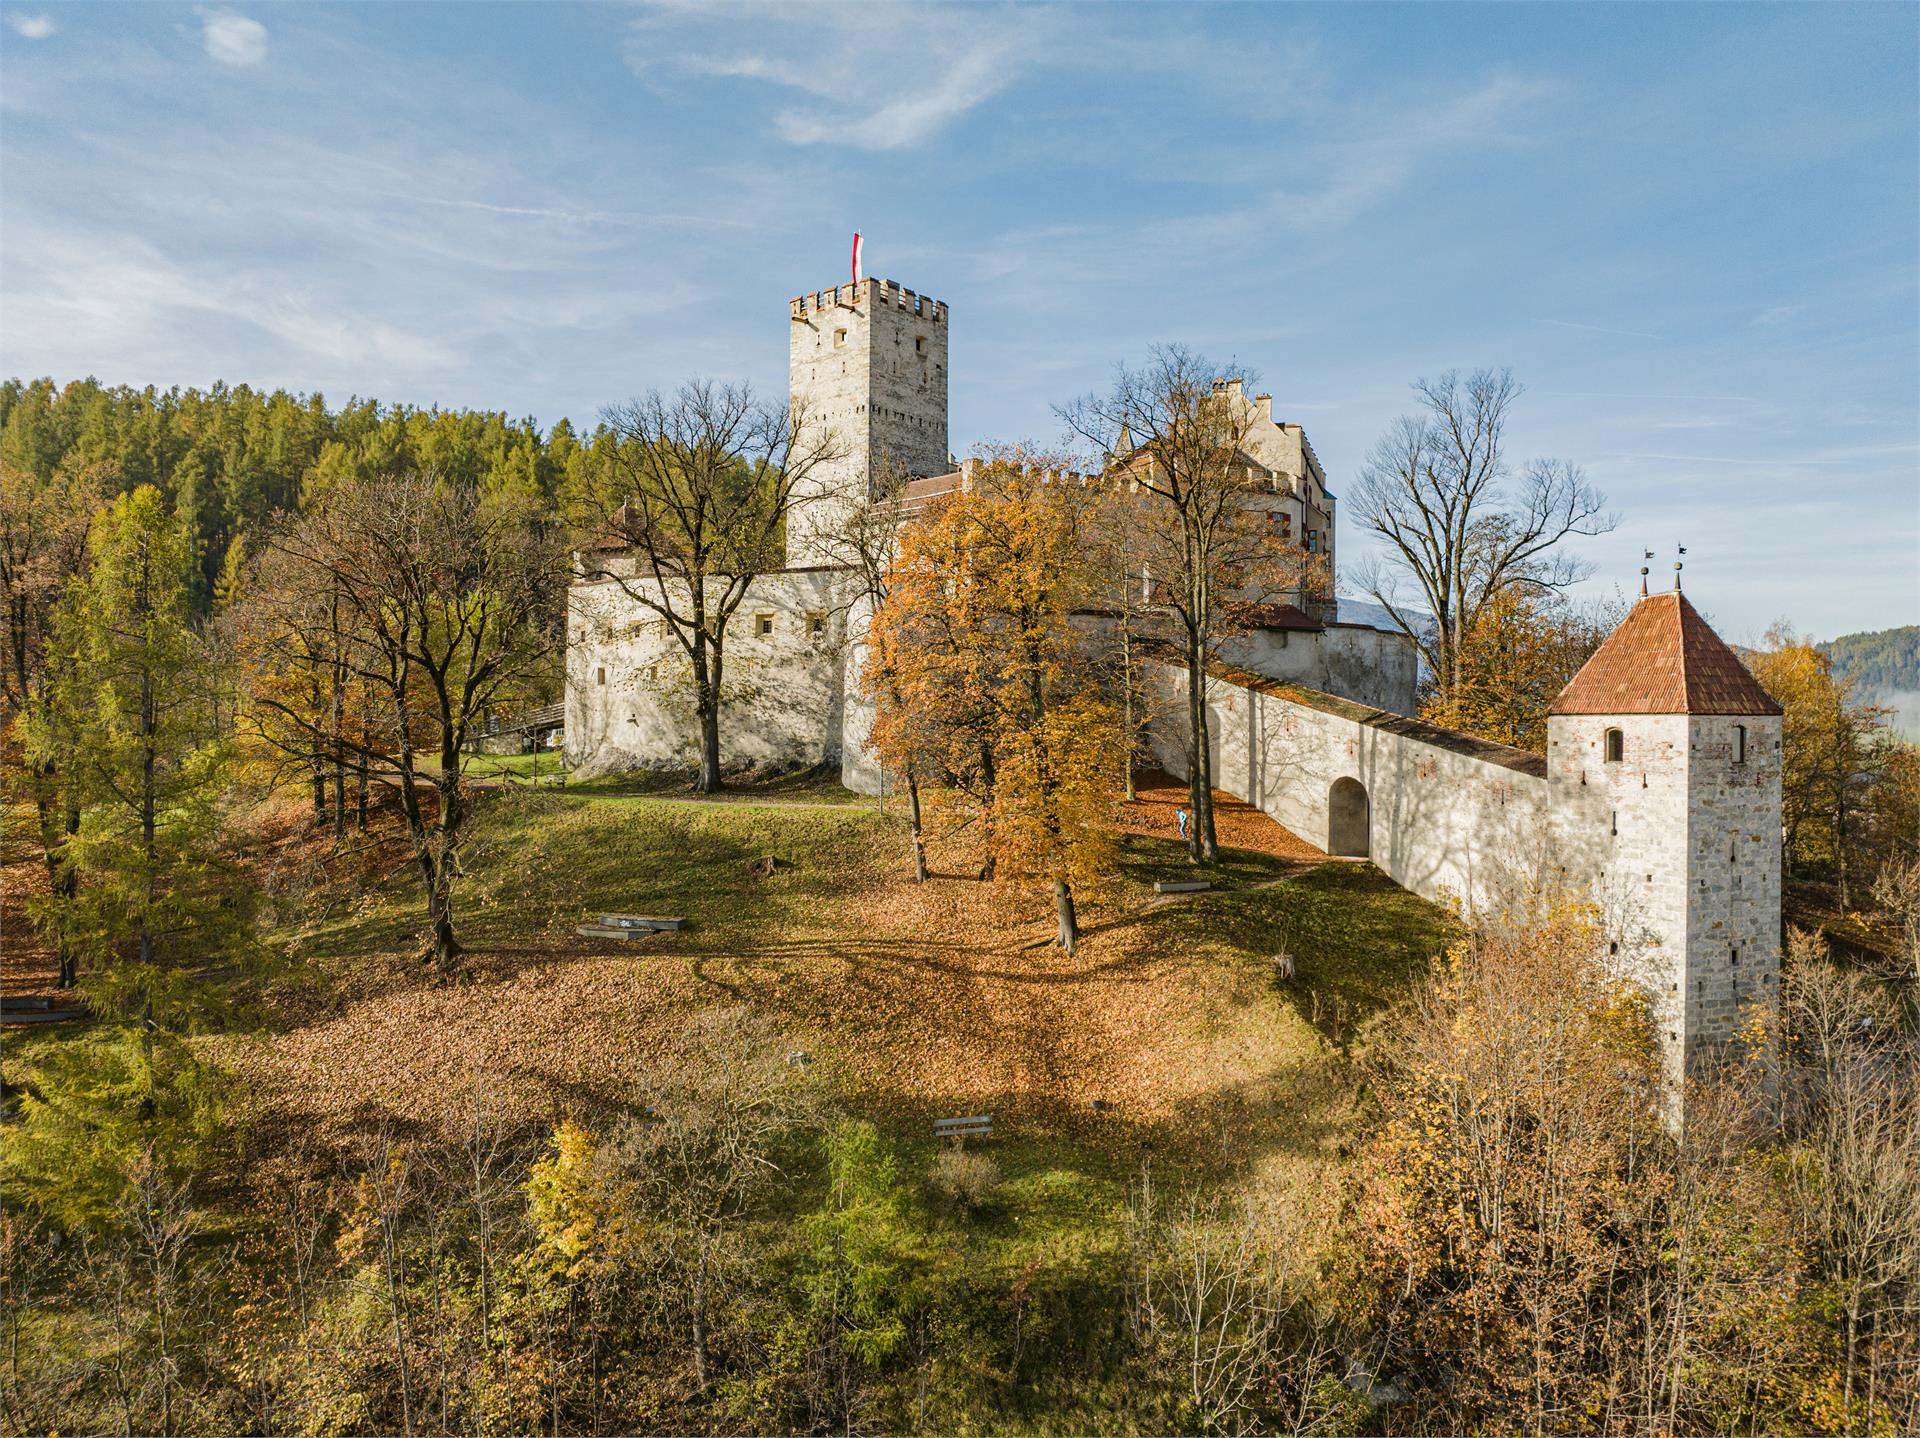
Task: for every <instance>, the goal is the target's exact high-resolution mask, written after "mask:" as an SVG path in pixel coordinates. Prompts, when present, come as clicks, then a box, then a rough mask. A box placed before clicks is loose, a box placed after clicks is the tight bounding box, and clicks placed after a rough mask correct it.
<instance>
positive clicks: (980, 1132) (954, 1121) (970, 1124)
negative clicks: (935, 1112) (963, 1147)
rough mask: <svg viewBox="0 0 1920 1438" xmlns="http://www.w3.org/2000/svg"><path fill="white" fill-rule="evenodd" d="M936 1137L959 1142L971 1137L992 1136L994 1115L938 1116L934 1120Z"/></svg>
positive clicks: (934, 1134)
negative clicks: (970, 1116) (967, 1116)
mask: <svg viewBox="0 0 1920 1438" xmlns="http://www.w3.org/2000/svg"><path fill="white" fill-rule="evenodd" d="M933 1136H934V1137H935V1138H950V1139H952V1140H953V1141H954V1143H955V1144H959V1143H961V1142H963V1141H964V1140H966V1139H969V1138H992V1137H993V1115H992V1114H990V1113H983V1114H975V1115H974V1116H973V1117H972V1118H937V1119H935V1120H934V1121H933Z"/></svg>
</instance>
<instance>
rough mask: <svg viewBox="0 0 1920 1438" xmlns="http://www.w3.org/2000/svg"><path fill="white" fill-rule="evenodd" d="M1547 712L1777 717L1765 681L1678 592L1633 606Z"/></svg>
mask: <svg viewBox="0 0 1920 1438" xmlns="http://www.w3.org/2000/svg"><path fill="white" fill-rule="evenodd" d="M1547 712H1548V713H1549V714H1778V713H1779V712H1780V706H1779V705H1778V704H1776V703H1774V702H1773V699H1772V697H1771V696H1770V695H1769V694H1768V693H1767V691H1766V690H1764V689H1762V688H1761V687H1760V683H1759V681H1758V680H1757V679H1755V678H1754V677H1753V676H1752V675H1751V674H1749V673H1748V672H1747V666H1746V665H1744V664H1742V663H1741V662H1740V659H1739V656H1738V655H1736V654H1735V653H1734V652H1733V651H1732V650H1731V649H1729V648H1728V647H1727V645H1726V642H1725V641H1724V640H1722V639H1721V638H1720V636H1719V635H1718V634H1715V633H1714V632H1713V629H1712V627H1711V626H1710V625H1709V624H1708V623H1707V621H1706V620H1704V619H1702V618H1701V617H1700V611H1699V610H1697V609H1695V608H1694V607H1693V605H1691V604H1690V603H1688V602H1687V597H1686V595H1684V594H1682V593H1680V591H1679V590H1677V589H1676V590H1673V591H1671V592H1669V593H1665V594H1654V595H1649V596H1646V597H1644V598H1642V599H1641V601H1640V602H1639V603H1638V604H1636V605H1634V606H1633V609H1632V611H1631V612H1629V613H1628V615H1627V617H1626V618H1625V619H1624V620H1623V621H1621V624H1620V627H1619V628H1618V629H1616V630H1614V631H1613V633H1612V634H1610V635H1608V636H1607V641H1606V643H1604V644H1602V645H1601V646H1600V647H1599V648H1598V649H1596V650H1595V651H1594V654H1593V657H1592V658H1591V659H1589V660H1588V661H1587V662H1586V663H1585V664H1584V665H1582V666H1581V669H1580V672H1579V673H1578V674H1576V675H1574V676H1573V678H1572V680H1571V681H1569V683H1568V684H1567V687H1566V688H1565V689H1562V690H1561V691H1560V697H1559V698H1557V699H1555V700H1554V701H1553V703H1552V704H1551V705H1550V706H1549V707H1548V709H1547Z"/></svg>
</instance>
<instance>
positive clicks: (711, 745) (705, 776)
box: [693, 702, 721, 794]
mask: <svg viewBox="0 0 1920 1438" xmlns="http://www.w3.org/2000/svg"><path fill="white" fill-rule="evenodd" d="M693 787H694V791H695V792H696V793H700V794H717V793H719V792H720V789H721V782H720V706H719V705H718V704H717V703H714V702H709V703H708V704H706V705H705V706H704V707H703V709H702V711H701V714H700V777H699V779H698V781H697V782H696V783H695V784H694V786H693Z"/></svg>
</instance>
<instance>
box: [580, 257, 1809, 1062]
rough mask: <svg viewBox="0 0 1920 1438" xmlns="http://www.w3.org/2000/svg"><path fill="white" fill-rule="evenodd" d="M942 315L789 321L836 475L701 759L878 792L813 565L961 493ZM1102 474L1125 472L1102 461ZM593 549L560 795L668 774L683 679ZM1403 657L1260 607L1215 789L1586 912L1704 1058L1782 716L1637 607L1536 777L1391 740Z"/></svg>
mask: <svg viewBox="0 0 1920 1438" xmlns="http://www.w3.org/2000/svg"><path fill="white" fill-rule="evenodd" d="M950 324H951V315H950V313H949V310H948V307H947V306H946V305H945V304H944V303H941V302H940V301H937V300H934V299H930V298H929V297H927V296H925V295H917V294H915V293H914V292H913V291H911V290H906V289H902V288H901V287H900V286H899V285H897V284H895V283H893V282H891V281H882V280H873V279H867V280H861V281H859V282H858V283H855V284H847V285H840V286H838V287H836V288H834V289H830V290H821V291H817V292H815V293H812V294H807V295H802V296H800V297H799V298H797V299H794V300H792V301H790V302H789V305H788V359H789V370H790V382H791V387H792V388H791V393H792V402H793V406H794V409H795V411H796V413H798V414H801V415H804V417H805V420H806V422H807V423H809V424H818V425H822V426H825V427H826V428H827V429H828V431H830V432H831V433H832V435H833V436H834V439H835V450H836V458H835V459H834V460H833V462H832V463H830V464H827V465H822V466H821V467H819V469H818V470H816V472H815V473H814V474H812V475H811V476H809V478H808V483H807V488H806V490H805V492H804V493H803V494H801V495H799V496H797V503H796V505H795V508H794V510H793V512H792V514H791V515H790V517H789V520H788V548H787V555H786V561H787V562H786V565H785V567H784V568H782V569H779V570H777V571H773V572H771V573H767V574H762V575H758V576H756V577H755V578H754V580H753V581H752V583H751V585H750V587H749V588H748V591H747V597H746V599H745V601H744V603H743V604H742V606H741V608H740V610H739V612H738V613H737V615H736V616H735V623H734V627H733V629H732V631H731V633H730V636H729V639H728V643H727V665H728V671H727V676H728V677H727V679H726V682H725V685H724V688H723V691H722V696H721V698H722V719H721V740H722V763H723V765H724V766H748V765H751V766H754V767H757V768H761V769H790V768H796V767H816V766H822V765H830V766H835V767H837V769H838V772H839V773H840V776H841V781H842V782H843V783H844V784H846V785H847V787H849V788H851V789H854V790H856V791H858V792H862V793H876V792H879V791H880V789H881V787H882V785H883V783H884V776H883V775H882V774H881V772H880V770H879V768H878V766H877V765H876V764H875V763H874V761H873V759H872V756H871V755H870V754H869V753H868V752H867V749H866V745H865V742H864V741H865V736H866V735H867V733H868V732H869V728H870V725H871V720H872V715H871V712H870V711H869V709H868V708H867V706H866V704H865V702H864V700H863V699H862V697H861V694H860V682H859V680H860V666H861V662H862V657H863V646H862V638H863V635H864V632H865V627H866V624H867V621H868V618H869V617H870V616H869V615H868V614H867V612H866V611H865V608H864V600H863V599H862V597H861V589H860V585H859V583H858V581H857V580H856V578H855V575H854V571H853V570H852V569H851V568H850V567H848V566H847V565H845V564H844V563H843V562H842V561H841V557H840V556H839V555H838V554H836V552H835V543H834V540H835V536H836V535H837V534H838V533H840V532H841V530H842V528H843V521H844V519H845V517H846V516H847V515H848V514H850V513H851V512H853V511H854V510H855V509H856V508H857V507H858V506H861V505H867V504H870V503H872V502H874V499H875V481H876V476H878V475H880V474H881V473H882V472H883V467H886V468H888V469H891V470H892V471H894V472H895V473H898V472H900V471H904V472H905V474H906V475H907V476H908V477H909V478H908V482H907V484H906V486H905V490H904V492H903V495H902V497H901V500H900V508H901V509H902V510H904V511H905V512H907V513H912V512H914V511H916V510H918V509H919V508H921V507H923V506H924V505H926V504H928V503H931V502H935V501H937V500H938V498H939V496H941V495H943V494H947V493H951V492H953V491H954V490H957V489H961V488H964V487H966V486H967V485H968V484H969V483H970V482H971V476H972V466H971V463H969V464H964V465H962V464H956V463H955V462H954V461H953V459H952V456H951V454H950V453H949V450H948V443H949V438H948V425H947V394H948V359H949V354H950V347H949V330H950ZM1216 388H1217V392H1218V393H1219V395H1220V398H1221V401H1222V402H1223V403H1225V404H1228V405H1230V406H1233V407H1234V412H1235V413H1236V414H1239V415H1241V416H1243V417H1244V418H1245V420H1246V424H1245V426H1244V428H1243V429H1242V430H1241V431H1240V432H1241V433H1243V434H1244V435H1245V439H1244V441H1243V443H1242V445H1241V450H1242V458H1243V459H1244V460H1245V462H1246V464H1247V466H1248V475H1249V478H1250V479H1251V480H1253V481H1255V483H1253V484H1251V485H1250V487H1249V495H1248V500H1247V503H1248V504H1249V505H1250V506H1251V507H1253V508H1256V509H1258V510H1260V511H1263V512H1264V513H1265V514H1266V516H1267V518H1266V522H1267V523H1268V524H1269V525H1271V526H1272V527H1273V528H1274V529H1276V530H1278V531H1279V532H1280V533H1281V534H1282V535H1284V536H1286V537H1288V538H1292V539H1297V540H1298V541H1299V542H1300V543H1301V544H1302V545H1303V546H1304V547H1307V548H1309V549H1312V550H1314V551H1315V552H1318V553H1320V554H1323V555H1325V556H1327V558H1328V559H1329V560H1331V558H1332V557H1333V554H1334V552H1335V538H1336V536H1335V533H1334V530H1335V518H1336V513H1337V510H1336V505H1335V500H1334V496H1333V494H1332V492H1331V490H1330V489H1329V487H1328V482H1327V476H1326V473H1325V471H1324V470H1323V468H1322V467H1321V464H1320V461H1319V458H1318V457H1317V456H1316V455H1315V454H1314V452H1313V447H1312V445H1311V444H1309V443H1308V441H1307V437H1306V434H1305V432H1304V431H1303V430H1302V429H1301V427H1300V426H1299V425H1298V424H1295V423H1291V422H1288V421H1284V420H1275V419H1274V418H1273V414H1272V400H1271V398H1270V397H1269V396H1267V395H1264V394H1262V395H1254V396H1251V397H1249V396H1247V395H1246V394H1245V393H1244V392H1243V390H1242V388H1241V386H1240V385H1239V383H1238V382H1237V381H1232V380H1222V381H1220V383H1219V385H1218V386H1217V387H1216ZM1114 458H1115V459H1116V460H1118V461H1120V462H1124V456H1115V457H1114ZM640 565H641V561H640V560H639V558H638V556H636V555H635V554H633V553H632V552H631V551H628V550H625V549H622V548H621V547H620V546H619V545H618V543H610V544H608V545H603V546H601V547H598V548H592V549H586V550H582V551H581V552H580V553H579V554H578V555H577V556H576V573H575V579H574V582H573V584H572V587H571V592H570V596H569V597H570V603H569V606H568V609H569V614H568V646H567V678H566V704H565V709H566V720H565V726H566V740H565V742H566V750H567V756H568V759H569V761H570V763H571V764H572V765H573V767H574V769H575V770H576V772H581V773H588V774H591V773H601V772H608V771H615V770H630V769H637V768H690V767H692V765H693V763H694V759H695V755H696V753H697V746H698V733H697V727H696V724H695V716H694V711H693V701H692V697H691V692H690V691H691V686H690V684H689V683H688V679H687V668H686V660H685V658H684V657H683V655H682V653H681V650H680V647H679V645H678V642H677V641H676V640H675V638H674V637H673V635H672V633H671V632H670V631H669V630H668V629H667V627H666V625H665V623H664V621H662V620H661V619H659V618H658V617H657V616H656V615H655V614H654V613H653V612H652V611H650V610H649V609H647V608H646V607H645V606H644V605H642V604H640V603H639V602H638V601H637V600H635V599H634V598H633V597H632V595H631V594H630V593H629V592H628V591H627V589H626V588H624V587H623V586H622V584H621V583H620V582H619V581H620V580H622V579H624V580H625V581H626V583H627V584H628V585H634V584H639V583H646V582H665V583H669V584H671V583H675V582H677V581H673V580H671V579H669V580H666V581H659V580H653V579H650V578H649V577H648V576H647V575H646V574H645V573H643V572H642V570H641V567H640ZM1146 669H1147V674H1146V687H1147V690H1148V695H1147V697H1148V702H1149V711H1150V718H1149V723H1148V739H1149V742H1150V744H1151V747H1152V749H1153V751H1154V753H1155V755H1156V757H1157V759H1158V761H1159V762H1160V764H1161V765H1162V766H1163V767H1164V768H1166V769H1167V770H1168V771H1169V772H1171V773H1173V774H1175V775H1176V776H1180V775H1184V774H1185V770H1186V757H1185V756H1186V750H1187V734H1186V732H1185V730H1186V725H1187V723H1188V719H1187V706H1186V703H1185V699H1184V687H1185V682H1186V679H1185V674H1184V671H1182V670H1180V669H1179V668H1178V667H1177V666H1173V665H1169V664H1164V663H1152V662H1150V663H1148V664H1147V666H1146ZM1414 682H1415V659H1414V652H1413V646H1412V644H1411V642H1410V641H1409V640H1408V639H1407V638H1406V637H1405V636H1404V635H1401V634H1397V633H1389V632H1387V631H1384V630H1381V629H1377V628H1374V627H1372V626H1369V625H1364V624H1350V623H1341V622H1340V621H1339V619H1338V617H1337V613H1334V612H1329V608H1328V607H1318V608H1316V606H1314V605H1313V604H1311V603H1303V604H1302V605H1274V606H1270V607H1269V609H1268V611H1267V612H1266V613H1265V614H1264V618H1263V622H1262V623H1260V624H1258V625H1256V626H1255V627H1254V628H1252V629H1251V630H1250V631H1249V632H1247V633H1246V634H1244V635H1241V636H1239V637H1237V638H1236V639H1235V640H1234V641H1233V642H1232V643H1231V645H1229V646H1228V647H1226V648H1225V649H1224V650H1223V653H1222V659H1221V663H1220V664H1219V665H1217V666H1216V668H1215V670H1214V672H1213V674H1212V675H1211V677H1210V680H1209V686H1210V687H1209V704H1208V712H1207V727H1208V736H1207V738H1208V743H1209V745H1210V746H1211V750H1212V755H1213V773H1214V778H1215V783H1216V784H1217V785H1218V786H1219V787H1220V788H1221V789H1223V790H1226V791H1227V792H1229V793H1232V794H1234V795H1237V796H1238V797H1240V798H1243V799H1245V800H1247V801H1248V802H1250V803H1252V804H1254V805H1256V806H1258V807H1259V808H1260V809H1262V810H1264V811H1265V812H1266V813H1268V814H1270V815H1271V816H1272V817H1273V818H1275V819H1276V820H1278V821H1279V822H1280V823H1282V824H1283V825H1285V826H1286V827H1287V828H1289V829H1291V830H1293V831H1294V832H1295V833H1297V834H1299V835H1300V836H1302V837H1303V838H1305V839H1307V840H1309V841H1310V842H1312V843H1315V844H1318V845H1320V846H1321V847H1322V848H1324V849H1325V850H1326V851H1327V852H1328V853H1329V854H1334V855H1342V856H1353V857H1365V858H1370V859H1371V860H1372V861H1373V862H1374V863H1375V864H1376V865H1378V867H1379V868H1380V869H1381V870H1382V871H1383V872H1385V873H1386V874H1387V875H1388V876H1389V877H1390V878H1392V879H1393V880H1394V881H1395V882H1397V883H1399V884H1401V885H1402V886H1404V887H1405V888H1407V889H1410V890H1412V891H1413V892H1415V893H1418V894H1421V895H1423V896H1425V897H1428V898H1431V899H1434V900H1445V899H1453V900H1457V901H1458V902H1460V903H1462V904H1463V905H1464V906H1466V907H1467V908H1469V909H1476V908H1496V907H1498V906H1500V905H1502V904H1505V903H1508V902H1510V901H1512V899H1513V898H1514V897H1515V896H1516V895H1518V894H1521V893H1523V892H1528V891H1532V892H1538V891H1539V890H1540V888H1541V887H1542V886H1554V885H1565V886H1567V887H1569V888H1571V889H1572V890H1574V891H1575V892H1579V893H1584V894H1587V895H1589V896H1591V897H1592V899H1593V900H1594V901H1595V902H1596V903H1597V904H1598V905H1599V909H1600V913H1601V916H1602V921H1603V923H1604V926H1605V930H1606V934H1607V942H1608V944H1609V945H1610V948H1611V952H1612V953H1613V955H1614V956H1615V960H1616V962H1617V964H1618V966H1619V968H1620V970H1621V972H1623V973H1626V974H1629V975H1631V976H1633V977H1635V978H1636V979H1637V980H1638V981H1639V982H1641V983H1642V984H1643V985H1644V987H1645V988H1646V990H1647V991H1648V992H1649V993H1650V994H1651V995H1652V998H1653V1001H1654V1011H1655V1015H1656V1019H1657V1022H1658V1023H1659V1025H1660V1028H1661V1032H1662V1034H1663V1036H1664V1041H1665V1042H1666V1044H1667V1046H1668V1050H1667V1051H1668V1055H1669V1058H1670V1060H1671V1066H1672V1072H1673V1073H1674V1074H1675V1075H1676V1076H1677V1075H1678V1074H1679V1073H1680V1072H1681V1071H1682V1070H1683V1068H1684V1066H1685V1065H1686V1064H1687V1063H1689V1062H1690V1061H1693V1060H1695V1059H1697V1058H1699V1057H1700V1056H1702V1055H1703V1054H1706V1053H1708V1052H1711V1051H1712V1050H1713V1049H1714V1048H1716V1047H1717V1046H1718V1045H1720V1044H1723V1043H1724V1042H1725V1041H1726V1040H1727V1039H1729V1038H1731V1037H1732V1036H1733V1034H1734V1032H1735V1029H1736V1027H1737V1024H1738V1022H1739V1014H1740V1010H1741V1008H1742V1006H1743V1005H1745V1004H1746V1003H1748V1002H1751V1001H1755V1000H1759V999H1762V998H1764V997H1766V996H1767V995H1769V994H1770V993H1771V992H1772V990H1773V989H1774V988H1775V987H1776V986H1777V984H1778V979H1779V939H1780V844H1779V839H1780V807H1781V795H1780V775H1781V718H1780V709H1779V706H1778V705H1776V704H1775V703H1774V702H1773V701H1772V700H1771V699H1770V698H1768V696H1767V695H1766V693H1765V692H1764V691H1763V690H1762V689H1761V688H1760V686H1759V685H1758V684H1757V683H1756V682H1755V681H1754V680H1753V678H1752V676H1751V675H1750V674H1748V673H1747V671H1746V669H1745V668H1744V667H1743V666H1742V665H1741V663H1740V661H1739V659H1738V657H1737V656H1735V655H1734V653H1733V652H1732V650H1730V649H1729V648H1728V647H1727V646H1726V645H1725V644H1724V643H1722V642H1721V640H1720V639H1719V637H1718V636H1717V635H1715V634H1714V633H1713V631H1712V629H1711V628H1710V627H1709V626H1708V625H1707V623H1706V621H1705V620H1704V619H1702V618H1701V616H1700V614H1699V613H1698V612H1697V611H1696V610H1695V609H1694V608H1693V606H1692V605H1691V604H1690V603H1689V602H1688V601H1687V599H1686V598H1685V596H1684V595H1682V594H1681V593H1679V591H1678V588H1677V587H1676V589H1675V590H1674V592H1672V593H1671V594H1657V595H1653V596H1648V597H1643V598H1642V599H1641V600H1640V602H1639V604H1638V605H1637V606H1636V607H1635V608H1634V609H1633V610H1632V611H1631V613H1630V614H1629V615H1628V617H1627V619H1626V620H1625V621H1624V622H1623V623H1622V624H1621V625H1620V627H1619V628H1618V629H1617V630H1616V631H1615V632H1614V633H1613V635H1612V636H1611V637H1609V638H1608V640H1607V641H1606V643H1605V644H1603V645H1602V646H1601V648H1600V649H1599V650H1598V651H1597V652H1596V653H1595V654H1594V656H1593V658H1592V659H1591V660H1590V661H1589V662H1588V663H1587V665H1586V666H1585V667H1584V668H1583V669H1582V670H1581V671H1580V673H1579V674H1578V675H1576V676H1575V677H1574V679H1573V680H1572V681H1571V682H1570V683H1569V684H1568V685H1567V687H1566V689H1565V690H1564V691H1563V692H1562V693H1561V694H1560V696H1559V697H1558V699H1557V700H1556V701H1555V702H1554V704H1553V705H1552V707H1551V708H1550V710H1549V713H1548V719H1547V729H1548V752H1547V754H1546V755H1545V756H1544V757H1542V756H1540V755H1537V754H1533V753H1530V752H1527V751H1525V750H1520V749H1512V748H1508V747H1507V746H1505V745H1501V744H1494V743H1489V742H1487V741H1485V740H1482V739H1477V738H1474V737H1472V736H1469V735H1465V734H1459V733H1454V732H1452V731H1449V730H1445V729H1440V728H1437V727H1436V726H1433V725H1430V724H1425V723H1422V722H1421V721H1419V720H1417V719H1414V718H1412V717H1410V716H1411V715H1412V713H1413V707H1414Z"/></svg>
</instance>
